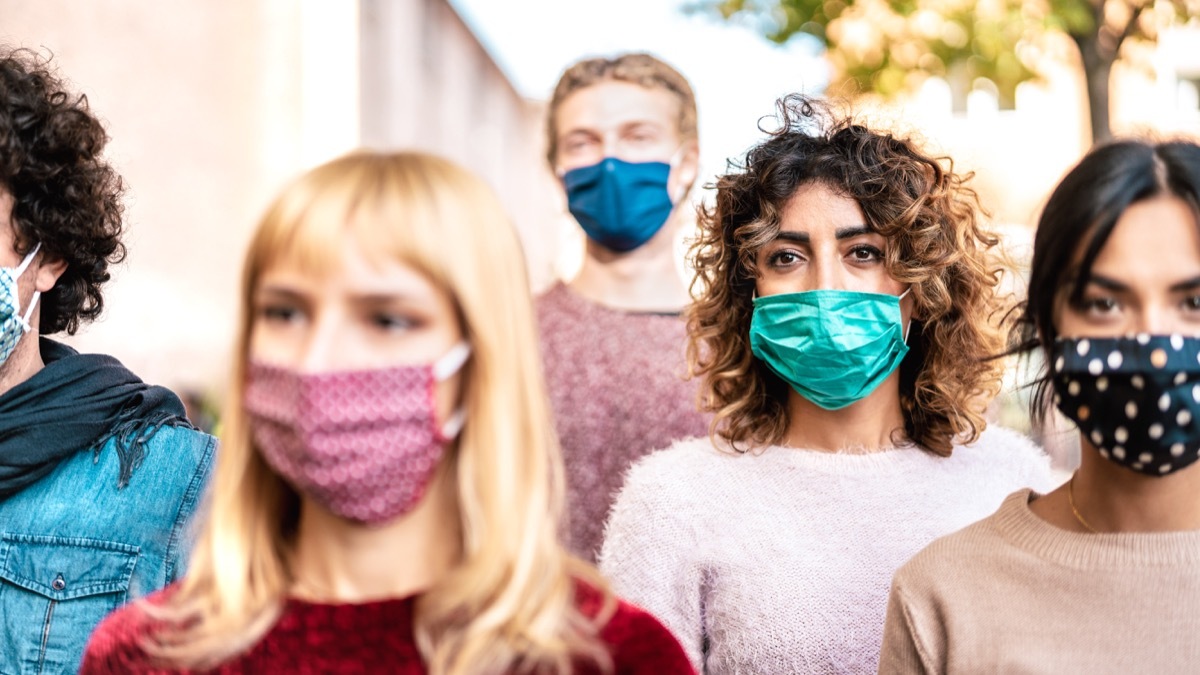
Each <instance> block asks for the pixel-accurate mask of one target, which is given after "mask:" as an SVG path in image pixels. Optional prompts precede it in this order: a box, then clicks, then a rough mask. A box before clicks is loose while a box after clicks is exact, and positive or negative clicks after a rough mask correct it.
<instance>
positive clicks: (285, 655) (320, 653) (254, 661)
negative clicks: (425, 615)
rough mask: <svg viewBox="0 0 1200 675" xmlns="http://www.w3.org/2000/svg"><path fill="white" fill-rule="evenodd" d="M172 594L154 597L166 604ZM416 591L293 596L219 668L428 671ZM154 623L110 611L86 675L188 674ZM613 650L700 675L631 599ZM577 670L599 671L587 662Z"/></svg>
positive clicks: (587, 592) (646, 665)
mask: <svg viewBox="0 0 1200 675" xmlns="http://www.w3.org/2000/svg"><path fill="white" fill-rule="evenodd" d="M171 588H172V587H168V588H167V589H166V590H165V591H159V592H158V593H155V594H152V595H150V596H149V597H148V598H147V599H148V601H149V602H151V603H157V602H161V601H162V598H163V595H164V593H169V592H170V590H171ZM414 601H415V596H413V597H407V598H402V599H394V600H379V601H375V602H366V603H360V604H321V603H314V602H308V601H305V600H298V599H295V598H292V599H289V600H288V601H287V603H286V604H285V606H284V609H283V613H282V615H281V616H280V618H279V620H278V621H277V622H276V624H275V626H274V627H273V628H271V630H270V631H269V632H268V633H267V634H266V636H264V637H263V639H261V640H259V642H258V643H257V644H255V645H254V646H253V647H252V648H251V649H250V650H249V651H247V652H245V653H244V654H242V655H240V656H238V657H236V658H235V659H233V660H230V661H227V662H225V663H223V664H221V665H220V666H219V667H218V668H216V669H215V670H213V671H207V672H213V673H383V672H386V673H398V674H402V675H408V674H411V675H419V674H424V673H425V672H426V669H425V663H424V662H423V661H422V660H421V655H420V653H419V652H418V650H417V645H416V642H415V641H414V634H413V604H414ZM601 602H602V598H601V596H600V594H599V593H597V592H596V591H595V590H593V589H591V588H587V587H581V588H580V590H579V593H578V603H579V606H580V608H581V609H582V610H583V611H584V613H585V614H586V615H588V616H594V615H595V614H596V613H597V612H598V611H599V608H600V606H601ZM151 625H152V624H151V622H150V621H149V620H147V618H146V615H145V613H144V612H143V611H141V609H140V608H139V607H138V605H137V603H131V604H128V605H125V606H124V607H122V608H120V609H118V610H116V611H115V612H113V613H112V614H109V615H108V617H107V618H106V619H104V621H102V622H101V623H100V625H99V626H98V627H97V628H96V632H94V633H93V634H92V638H91V640H90V641H89V642H88V646H87V650H86V651H85V652H84V655H83V664H82V666H81V669H80V673H81V675H92V674H97V673H142V674H150V673H162V674H165V673H184V672H190V671H184V670H173V669H164V668H160V667H154V666H153V665H151V664H150V663H149V662H148V659H147V656H146V654H145V653H144V652H143V651H142V649H141V647H140V646H139V643H140V641H141V639H142V637H143V636H144V635H145V634H146V632H147V631H148V629H149V627H150V626H151ZM600 637H601V639H602V640H603V641H604V643H605V644H607V645H608V646H609V647H610V653H611V655H612V659H613V662H614V665H615V666H616V667H615V669H614V671H613V672H614V673H617V674H630V675H633V674H637V673H646V674H649V673H655V674H660V673H661V674H663V675H673V674H675V673H680V674H683V673H689V674H691V673H695V671H694V670H693V669H692V666H691V664H690V663H688V659H687V656H686V655H685V654H684V652H683V649H682V648H681V647H680V646H679V643H678V642H676V640H675V638H674V637H673V636H672V635H671V633H670V632H669V631H668V630H667V629H666V628H665V627H663V625H662V624H661V623H659V622H658V620H657V619H655V618H654V617H653V616H650V615H649V614H647V613H646V612H645V611H643V610H641V609H638V608H636V607H634V606H633V605H630V604H628V603H625V602H620V603H619V605H618V607H617V611H616V613H615V614H614V615H613V617H612V619H611V620H610V621H609V622H608V624H607V625H606V626H605V627H604V628H603V630H601V632H600ZM576 672H577V673H580V674H583V673H587V674H589V675H590V674H591V673H597V672H598V671H597V670H596V668H595V667H594V666H590V665H586V666H581V667H579V668H577V669H576Z"/></svg>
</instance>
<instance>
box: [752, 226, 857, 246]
mask: <svg viewBox="0 0 1200 675" xmlns="http://www.w3.org/2000/svg"><path fill="white" fill-rule="evenodd" d="M864 234H875V230H872V229H871V228H869V227H867V226H866V225H854V226H852V227H839V228H838V229H837V230H834V233H833V236H834V238H835V239H838V240H839V241H840V240H842V239H853V238H854V237H860V236H862V235H864ZM775 238H776V239H783V240H784V241H794V242H796V243H797V244H807V243H809V242H810V241H812V238H811V237H809V236H808V233H807V232H793V231H791V230H782V231H781V232H780V233H779V234H777V235H775Z"/></svg>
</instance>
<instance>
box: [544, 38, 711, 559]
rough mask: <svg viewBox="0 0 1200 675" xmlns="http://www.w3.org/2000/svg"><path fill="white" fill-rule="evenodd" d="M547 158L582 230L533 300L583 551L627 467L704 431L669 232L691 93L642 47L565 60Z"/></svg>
mask: <svg viewBox="0 0 1200 675" xmlns="http://www.w3.org/2000/svg"><path fill="white" fill-rule="evenodd" d="M547 140H548V152H547V159H548V160H549V162H550V166H551V168H552V170H553V171H554V172H555V174H556V175H557V176H558V177H559V178H560V180H561V183H562V185H563V188H564V190H565V191H566V197H567V204H568V209H569V210H570V212H571V215H572V216H574V217H575V220H576V221H577V222H578V223H579V226H580V227H582V228H583V231H584V233H585V234H586V235H587V249H586V254H585V257H584V261H583V266H582V268H581V270H580V272H579V274H578V276H576V277H575V278H574V279H573V280H571V281H570V282H569V283H566V284H563V283H558V284H556V285H554V286H553V287H551V288H550V289H549V290H548V291H547V292H545V293H544V294H543V295H541V296H540V297H539V298H538V302H537V309H538V321H539V324H540V325H539V329H540V333H541V346H542V351H543V355H544V359H545V369H546V379H547V383H548V385H549V389H550V398H551V403H552V405H553V408H554V415H555V422H556V426H557V430H558V435H559V437H560V439H561V442H562V446H563V458H564V461H565V464H566V471H567V497H568V517H569V523H568V524H569V539H568V544H569V546H570V548H571V549H572V551H574V552H575V553H576V554H577V555H579V556H581V557H583V558H585V559H587V560H589V561H594V560H595V558H596V554H597V552H598V551H599V548H600V544H601V542H602V540H603V535H604V523H605V521H606V520H607V518H608V510H609V508H610V507H611V505H612V501H613V499H615V497H616V493H617V492H618V491H619V490H620V488H621V485H622V482H623V480H624V477H625V472H626V471H627V470H628V468H629V466H630V464H632V463H633V462H634V461H635V460H637V459H638V458H640V457H642V456H643V455H646V454H647V453H649V452H651V451H652V450H656V449H660V448H663V447H666V446H668V445H670V444H671V442H672V441H673V440H675V439H678V438H686V437H690V436H696V435H701V434H704V433H707V418H706V417H705V416H702V415H701V414H700V413H699V412H697V402H696V388H695V386H693V385H692V384H690V383H687V382H685V381H684V380H683V376H684V375H685V374H686V365H685V362H684V350H685V339H686V337H685V326H684V322H683V320H682V318H681V317H680V312H681V311H682V309H683V308H684V306H686V304H687V303H688V301H689V296H688V292H687V288H686V285H685V282H684V280H683V279H682V277H681V274H680V264H679V263H680V261H679V256H678V254H677V253H676V251H675V246H674V244H675V240H676V236H677V234H678V230H679V227H680V226H681V225H682V224H683V223H684V222H686V219H687V218H689V217H691V216H692V215H693V211H692V208H691V206H690V203H689V201H688V199H687V195H688V192H689V190H690V189H691V186H692V183H693V182H694V181H695V180H696V175H697V172H698V168H699V146H698V143H697V130H696V99H695V96H694V95H693V93H692V88H691V86H690V85H689V84H688V82H687V80H686V79H684V77H683V76H682V75H680V74H679V73H678V72H677V71H676V70H675V69H673V68H671V67H670V66H668V65H667V64H665V63H663V62H662V61H660V60H658V59H656V58H654V57H653V56H650V55H648V54H637V53H634V54H624V55H620V56H617V57H615V58H595V59H588V60H585V61H581V62H579V63H576V64H574V65H572V66H571V67H569V68H568V69H567V70H566V71H565V72H564V73H563V75H562V78H561V79H560V80H559V82H558V85H557V86H556V87H555V90H554V95H553V97H552V98H551V100H550V105H549V111H548V119H547Z"/></svg>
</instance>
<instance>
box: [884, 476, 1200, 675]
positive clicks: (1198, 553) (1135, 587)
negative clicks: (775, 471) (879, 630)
mask: <svg viewBox="0 0 1200 675" xmlns="http://www.w3.org/2000/svg"><path fill="white" fill-rule="evenodd" d="M1032 496H1035V495H1034V494H1033V493H1032V492H1031V491H1030V490H1021V491H1019V492H1016V493H1014V494H1012V495H1010V496H1009V497H1008V498H1007V499H1006V500H1005V501H1004V503H1003V505H1002V506H1001V507H1000V510H999V511H997V512H996V513H995V514H993V515H991V516H989V517H988V518H986V519H984V520H982V521H980V522H978V523H975V524H974V525H971V526H970V527H968V528H966V529H964V530H962V531H960V532H956V533H955V534H952V535H949V536H947V537H943V538H942V539H939V540H937V541H935V542H934V543H933V544H931V545H930V546H929V547H928V548H926V549H925V550H923V551H922V552H921V553H919V554H917V556H916V557H914V558H913V559H912V560H911V561H909V562H908V563H907V564H906V565H904V567H902V568H901V569H900V571H899V572H897V573H896V577H895V580H894V582H893V584H892V592H891V597H890V600H889V603H888V613H887V621H886V627H885V629H884V643H883V653H882V656H881V659H880V664H879V672H880V673H1089V674H1091V673H1156V674H1159V673H1200V531H1195V532H1178V533H1155V534H1138V533H1127V534H1077V533H1073V532H1067V531H1066V530H1061V529H1059V528H1056V527H1054V526H1053V525H1050V524H1049V523H1047V522H1045V521H1044V520H1042V519H1041V518H1039V517H1037V516H1036V515H1034V513H1033V512H1032V511H1030V510H1029V501H1030V498H1031V497H1032Z"/></svg>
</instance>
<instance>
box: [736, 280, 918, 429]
mask: <svg viewBox="0 0 1200 675" xmlns="http://www.w3.org/2000/svg"><path fill="white" fill-rule="evenodd" d="M907 293H908V291H905V292H904V294H901V295H900V296H895V295H887V294H883V293H859V292H855V291H839V290H819V291H806V292H803V293H780V294H778V295H768V296H765V297H759V298H755V299H754V315H753V317H752V318H751V320H750V349H751V351H753V352H754V355H755V356H757V357H758V358H759V359H760V360H761V361H762V362H763V363H766V364H767V366H768V367H770V369H771V370H772V371H774V372H775V374H776V375H778V376H779V377H781V378H783V380H784V381H785V382H787V383H788V384H790V385H791V386H792V389H795V390H796V393H798V394H800V395H801V396H803V397H804V398H806V399H808V400H810V401H812V402H813V403H815V404H817V405H818V406H820V407H822V408H824V409H826V410H838V409H840V408H845V407H846V406H848V405H850V404H851V403H855V402H858V401H861V400H862V399H864V398H866V397H867V396H869V395H870V394H871V392H873V391H875V388H876V387H878V386H879V385H880V383H882V382H883V381H884V380H886V379H887V378H888V376H889V375H891V374H892V372H893V371H895V370H896V368H897V367H898V366H899V365H900V362H901V361H903V360H904V356H905V355H906V354H908V345H907V344H905V340H906V338H907V337H908V336H907V331H906V330H905V329H904V327H903V325H902V322H901V319H900V299H901V298H903V297H904V295H905V294H907Z"/></svg>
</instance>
